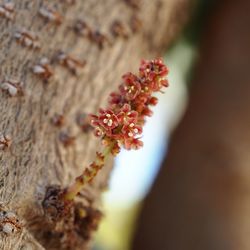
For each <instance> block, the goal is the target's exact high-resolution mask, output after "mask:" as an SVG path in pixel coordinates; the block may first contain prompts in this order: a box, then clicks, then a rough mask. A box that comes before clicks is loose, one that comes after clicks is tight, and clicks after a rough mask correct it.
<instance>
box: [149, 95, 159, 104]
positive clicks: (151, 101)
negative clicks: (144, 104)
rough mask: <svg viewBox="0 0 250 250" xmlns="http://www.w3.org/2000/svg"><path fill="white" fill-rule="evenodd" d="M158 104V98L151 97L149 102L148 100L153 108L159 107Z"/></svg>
mask: <svg viewBox="0 0 250 250" xmlns="http://www.w3.org/2000/svg"><path fill="white" fill-rule="evenodd" d="M157 103H158V98H156V97H154V96H153V97H151V98H150V99H149V100H148V104H149V105H152V106H155V105H157Z"/></svg>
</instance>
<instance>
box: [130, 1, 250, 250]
mask: <svg viewBox="0 0 250 250" xmlns="http://www.w3.org/2000/svg"><path fill="white" fill-rule="evenodd" d="M249 10H250V3H249V1H244V0H240V1H237V2H235V1H221V2H220V3H219V4H218V7H217V8H216V11H214V13H213V15H212V16H211V19H210V21H209V25H208V26H207V27H206V28H204V34H203V39H202V40H203V43H202V47H201V51H200V60H199V63H198V65H197V68H196V70H195V77H194V79H193V82H192V88H191V94H190V103H189V106H188V109H187V112H186V114H185V116H184V118H183V120H182V121H181V123H180V125H179V126H178V128H177V129H176V131H175V132H174V134H173V136H172V140H171V143H170V147H169V152H168V156H167V157H166V159H165V162H164V164H163V166H162V169H161V171H160V173H159V175H158V178H157V180H156V182H155V184H154V187H153V189H152V191H151V193H150V194H149V196H148V197H147V199H146V201H145V206H144V208H143V211H142V214H141V216H140V220H139V226H138V228H137V233H136V236H135V240H134V246H133V249H136V250H137V249H138V250H139V249H147V250H151V249H158V250H171V249H174V250H183V249H185V250H200V249H202V250H234V249H241V250H247V249H250V238H249V228H250V220H249V218H250V216H249V211H250V210H249V206H250V202H249V201H250V199H249V192H250V184H249V183H250V182H249V179H250V175H249V173H250V170H249V148H250V133H249V124H250V116H249V113H250V85H249V83H250V75H249V65H250V46H249V44H250V43H249V42H250V32H249V27H248V25H249V23H250V16H249Z"/></svg>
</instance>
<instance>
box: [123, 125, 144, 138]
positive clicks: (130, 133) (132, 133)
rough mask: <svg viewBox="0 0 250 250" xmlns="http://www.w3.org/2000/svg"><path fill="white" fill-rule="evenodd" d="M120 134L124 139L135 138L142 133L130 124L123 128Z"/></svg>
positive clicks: (138, 127)
mask: <svg viewBox="0 0 250 250" xmlns="http://www.w3.org/2000/svg"><path fill="white" fill-rule="evenodd" d="M122 133H123V134H124V135H125V137H128V138H135V137H138V135H140V134H141V133H142V127H141V126H139V125H137V124H135V123H133V122H131V123H129V124H127V125H124V126H123V128H122Z"/></svg>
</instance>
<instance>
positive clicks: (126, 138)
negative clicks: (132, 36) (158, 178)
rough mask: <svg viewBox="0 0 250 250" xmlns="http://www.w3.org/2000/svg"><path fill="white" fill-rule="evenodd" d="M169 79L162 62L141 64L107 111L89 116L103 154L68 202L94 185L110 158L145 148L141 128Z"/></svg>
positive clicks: (75, 186)
mask: <svg viewBox="0 0 250 250" xmlns="http://www.w3.org/2000/svg"><path fill="white" fill-rule="evenodd" d="M167 75H168V68H167V67H166V66H165V65H164V63H163V60H162V59H156V60H151V61H147V60H142V62H141V66H140V68H139V73H138V75H135V74H133V73H127V74H125V75H123V77H122V79H123V82H122V84H121V85H120V86H119V90H118V91H117V92H113V93H111V94H110V98H109V105H108V107H107V108H106V109H100V110H99V114H98V115H90V119H91V125H92V126H93V127H94V134H95V135H96V136H97V137H100V138H101V139H102V144H103V145H104V150H103V152H101V153H100V152H97V154H96V159H95V161H93V162H92V163H91V164H90V166H89V167H88V168H86V169H85V170H84V172H83V174H82V175H80V176H78V177H77V178H76V180H75V183H74V184H73V185H72V186H70V187H69V188H68V189H66V190H65V193H64V198H65V199H66V200H73V199H74V197H75V196H76V195H77V194H78V192H80V190H81V189H82V188H83V186H84V185H85V184H86V183H89V182H91V181H92V179H93V178H94V177H95V176H96V174H97V173H98V171H99V170H100V169H101V168H102V167H103V166H104V163H105V161H106V159H107V157H108V156H109V155H113V156H116V155H117V154H118V153H119V152H120V148H121V147H124V148H125V149H128V150H130V149H139V148H141V147H142V146H143V142H142V141H141V134H142V131H143V129H142V127H143V125H144V124H145V121H146V117H147V116H151V115H152V114H153V112H152V110H151V109H150V106H155V105H156V104H157V102H158V99H157V98H156V97H154V96H153V94H154V93H155V92H159V91H162V88H163V87H168V80H167V79H166V76H167Z"/></svg>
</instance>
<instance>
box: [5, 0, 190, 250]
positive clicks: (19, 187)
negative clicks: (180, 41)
mask: <svg viewBox="0 0 250 250" xmlns="http://www.w3.org/2000/svg"><path fill="white" fill-rule="evenodd" d="M13 2H14V4H15V13H16V15H15V19H14V20H13V21H11V20H7V19H6V18H5V17H3V16H0V30H1V31H0V65H1V68H0V72H1V74H0V76H1V82H2V81H4V80H5V79H16V80H18V81H23V82H24V86H23V90H24V95H23V96H18V97H9V96H8V94H6V92H2V91H1V92H0V132H1V133H4V134H6V135H7V134H8V135H10V137H11V138H12V144H11V147H10V148H9V149H7V150H5V151H1V152H0V166H1V168H0V183H1V189H0V199H1V202H2V205H3V209H4V210H10V211H14V212H15V213H17V215H18V217H19V219H20V220H21V221H22V230H21V232H19V233H16V234H9V235H6V234H4V233H1V234H0V237H1V239H0V248H1V249H6V250H7V249H11V250H13V249H43V248H45V249H49V248H50V247H49V246H47V245H46V239H45V241H44V239H43V240H41V239H39V240H37V239H36V236H37V231H43V230H44V226H42V225H43V224H42V221H43V211H42V207H41V201H42V199H43V197H44V193H45V189H46V187H47V186H50V185H54V184H57V185H60V186H62V187H63V186H67V185H68V184H69V183H71V182H72V181H73V179H74V178H75V177H76V175H78V174H79V173H81V171H82V169H83V167H84V166H86V165H87V164H88V163H89V162H90V161H91V159H92V158H93V156H94V154H95V151H96V148H97V145H98V141H97V140H96V139H95V138H94V137H93V136H92V135H91V134H84V133H82V132H81V131H80V129H79V128H78V127H77V125H76V122H75V120H76V115H77V114H78V113H79V112H80V113H89V112H95V111H96V110H97V108H98V107H100V106H103V105H105V102H106V98H107V95H108V93H109V92H110V91H111V90H112V89H114V88H115V87H116V86H117V85H118V84H119V81H120V75H121V74H122V73H124V72H126V71H135V70H136V69H137V67H138V64H139V61H140V59H141V58H148V57H150V58H151V57H154V56H156V55H158V56H159V55H161V53H162V52H163V49H164V48H166V46H167V45H168V44H169V42H171V40H172V38H173V37H174V36H175V35H176V33H177V31H178V29H179V27H180V26H181V24H182V23H183V21H184V19H185V16H186V12H187V3H188V1H187V0H178V1H177V0H161V1H160V0H159V1H157V0H156V1H151V0H145V1H142V3H141V5H140V9H139V10H136V9H133V8H131V7H130V6H129V4H128V3H126V1H122V0H120V1H116V0H108V1H97V0H90V1H75V4H72V5H71V4H68V3H67V2H68V1H63V0H62V1H59V0H58V1H53V2H51V1H47V2H46V1H38V0H33V1H30V0H22V1H21V0H19V1H18V0H15V1H13ZM127 2H129V1H127ZM131 2H132V1H131ZM47 4H49V5H50V6H51V5H52V6H54V8H55V9H57V10H58V12H59V13H61V14H62V15H63V19H62V24H61V25H58V26H57V25H55V24H52V23H50V22H47V21H45V20H44V19H43V18H42V17H41V16H39V15H38V10H39V8H40V7H41V6H43V5H47ZM133 15H138V16H139V18H141V20H142V28H141V29H140V30H139V31H138V32H137V33H136V34H132V32H131V34H130V36H129V38H128V39H122V38H116V39H113V38H112V36H111V34H110V26H111V24H112V22H113V21H114V20H117V19H118V20H120V21H122V22H124V24H125V27H126V28H128V29H129V23H130V20H131V17H132V16H133ZM78 18H80V19H84V20H85V21H87V23H88V24H89V25H90V26H91V27H93V29H99V30H100V31H101V32H103V33H104V34H107V36H108V37H109V38H110V40H111V43H112V45H106V46H104V48H103V49H102V50H101V49H99V48H98V46H97V45H96V44H95V43H94V42H93V41H92V42H91V41H90V40H88V39H87V38H82V37H79V36H77V35H76V34H75V33H74V31H73V29H72V26H73V25H74V22H75V20H76V19H78ZM22 28H25V29H27V30H28V31H32V32H34V33H35V34H37V35H38V37H39V43H40V45H41V49H40V50H35V49H29V48H27V47H25V46H22V45H21V44H18V43H17V41H16V39H15V37H14V36H15V33H16V31H19V30H21V29H22ZM58 50H62V51H64V52H65V53H69V54H70V55H72V56H74V57H76V58H78V59H79V60H86V62H87V64H86V66H85V67H84V68H83V69H79V73H78V74H77V75H73V74H72V73H71V72H70V71H69V70H68V69H67V68H65V67H63V66H59V65H58V64H57V63H53V64H52V65H51V66H52V68H53V71H54V76H53V77H52V79H50V80H49V82H48V83H44V82H43V81H42V80H41V79H40V78H39V77H38V76H36V75H34V74H33V73H32V70H31V67H32V66H34V65H35V64H36V63H37V62H38V61H39V60H40V59H41V57H42V56H46V57H47V58H49V59H53V58H55V54H56V53H57V51H58ZM55 113H63V115H64V116H65V119H66V122H65V125H64V126H63V127H62V128H57V127H55V126H53V125H51V123H50V119H51V118H52V117H53V116H54V114H55ZM61 131H68V132H69V134H71V135H73V136H76V141H75V144H73V145H71V146H68V147H67V148H65V147H64V146H63V144H62V143H61V142H60V140H59V139H58V138H59V133H60V132H61ZM110 165H111V164H110ZM110 169H111V166H110V167H105V169H104V170H103V171H102V172H101V174H100V175H99V176H98V177H97V178H96V181H95V182H94V183H93V184H92V185H91V186H89V187H87V188H86V190H85V191H86V195H87V196H89V198H90V199H93V200H94V202H95V203H98V200H99V196H100V190H102V189H103V188H105V187H106V185H107V178H108V175H109V172H110ZM34 232H36V233H34ZM48 237H49V236H48ZM57 249H61V248H60V247H58V248H57ZM74 249H76V248H74Z"/></svg>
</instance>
